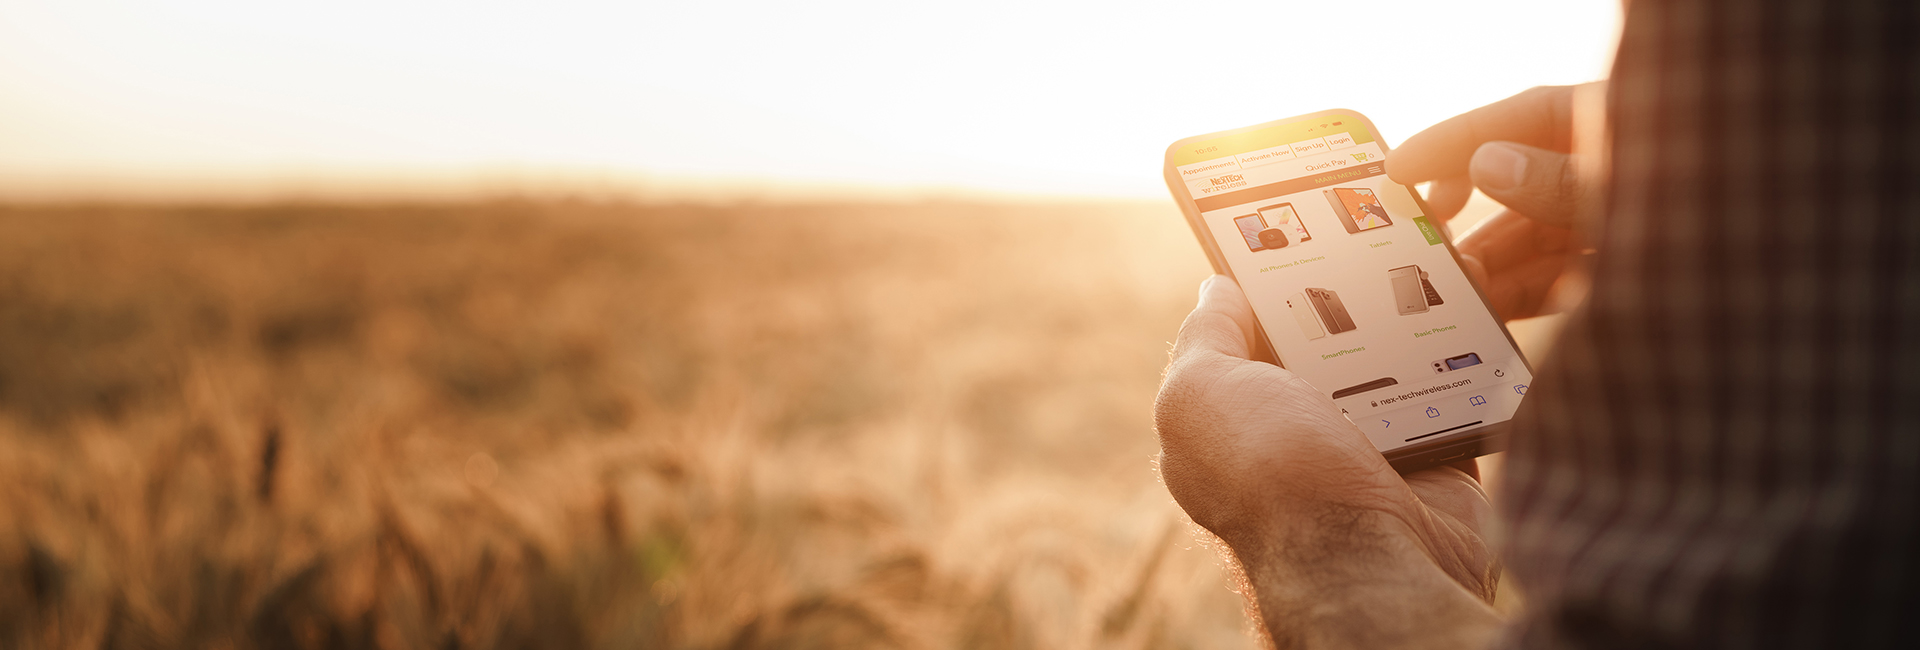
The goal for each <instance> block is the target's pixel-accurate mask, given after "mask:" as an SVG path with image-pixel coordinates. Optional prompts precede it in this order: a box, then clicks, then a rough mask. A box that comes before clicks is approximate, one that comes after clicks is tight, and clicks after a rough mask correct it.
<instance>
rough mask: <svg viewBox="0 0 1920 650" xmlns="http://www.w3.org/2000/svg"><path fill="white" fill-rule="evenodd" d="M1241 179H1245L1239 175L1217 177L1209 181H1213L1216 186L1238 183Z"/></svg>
mask: <svg viewBox="0 0 1920 650" xmlns="http://www.w3.org/2000/svg"><path fill="white" fill-rule="evenodd" d="M1241 178H1244V177H1243V176H1241V175H1239V174H1227V175H1225V176H1215V177H1213V178H1209V179H1207V180H1209V181H1212V182H1213V184H1214V185H1226V184H1227V183H1238V182H1240V179H1241Z"/></svg>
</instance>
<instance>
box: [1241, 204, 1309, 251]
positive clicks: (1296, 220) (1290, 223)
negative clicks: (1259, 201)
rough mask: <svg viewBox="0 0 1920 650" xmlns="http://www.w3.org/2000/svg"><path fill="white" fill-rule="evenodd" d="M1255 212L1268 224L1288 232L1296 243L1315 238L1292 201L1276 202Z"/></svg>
mask: <svg viewBox="0 0 1920 650" xmlns="http://www.w3.org/2000/svg"><path fill="white" fill-rule="evenodd" d="M1254 212H1255V213H1256V214H1259V215H1260V218H1261V219H1262V220H1264V221H1265V222H1266V223H1267V224H1268V225H1270V226H1272V227H1274V228H1278V229H1280V231H1281V232H1284V233H1287V236H1289V237H1292V238H1293V241H1294V242H1296V243H1301V242H1305V241H1307V240H1309V239H1313V235H1310V234H1308V233H1307V224H1306V222H1304V221H1301V220H1300V215H1299V213H1297V212H1294V210H1293V204H1292V203H1275V204H1273V205H1269V206H1265V207H1262V208H1258V209H1256V210H1254Z"/></svg>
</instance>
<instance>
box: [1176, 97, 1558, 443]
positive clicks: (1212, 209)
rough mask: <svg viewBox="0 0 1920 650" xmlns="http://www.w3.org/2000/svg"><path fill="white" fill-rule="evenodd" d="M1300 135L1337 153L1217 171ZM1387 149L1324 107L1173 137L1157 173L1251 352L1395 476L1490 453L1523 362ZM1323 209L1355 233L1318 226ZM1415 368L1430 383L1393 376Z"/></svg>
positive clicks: (1520, 382)
mask: <svg viewBox="0 0 1920 650" xmlns="http://www.w3.org/2000/svg"><path fill="white" fill-rule="evenodd" d="M1194 106H1195V107H1196V108H1204V107H1205V105H1204V104H1201V103H1195V104H1194ZM1316 142H1326V143H1332V142H1338V143H1340V148H1341V151H1340V152H1336V153H1335V156H1339V158H1338V159H1337V160H1328V161H1324V162H1322V161H1320V159H1318V158H1316V159H1314V160H1312V161H1306V162H1307V164H1300V165H1267V166H1263V167H1259V168H1258V169H1257V170H1254V171H1253V172H1250V173H1246V174H1239V175H1234V176H1233V178H1232V180H1233V181H1234V182H1232V183H1229V184H1222V183H1221V182H1220V181H1221V180H1223V179H1222V175H1221V172H1220V170H1222V169H1228V168H1233V167H1235V166H1236V165H1239V164H1241V163H1242V159H1243V158H1245V157H1247V156H1250V155H1251V156H1258V155H1259V154H1260V152H1264V151H1268V150H1275V151H1286V150H1290V149H1289V148H1290V147H1294V146H1296V145H1299V144H1300V143H1316ZM1349 154H1350V155H1349ZM1392 156H1393V153H1392V151H1391V150H1390V149H1389V148H1388V147H1387V140H1386V138H1385V137H1383V136H1381V135H1380V134H1379V133H1378V132H1377V131H1376V129H1375V127H1374V125H1373V123H1372V122H1371V121H1369V120H1368V119H1367V118H1366V116H1364V115H1361V114H1360V113H1356V112H1354V111H1351V110H1328V111H1321V112H1318V113H1312V114H1308V115H1301V116H1297V117H1291V118H1287V119H1283V120H1276V121H1272V122H1267V123H1265V124H1255V125H1252V126H1247V127H1244V128H1238V129H1229V130H1226V131H1220V132H1216V133H1208V134H1203V135H1198V136H1194V137H1191V138H1186V139H1183V140H1180V141H1178V142H1174V143H1172V145H1170V146H1169V147H1167V151H1166V158H1165V163H1164V166H1163V167H1162V172H1163V174H1164V176H1165V178H1166V181H1167V188H1168V189H1169V190H1171V191H1172V193H1173V199H1174V203H1175V204H1176V205H1179V206H1180V212H1181V214H1182V215H1183V216H1184V217H1185V219H1186V222H1187V225H1188V227H1190V228H1192V229H1193V233H1194V235H1195V237H1196V239H1197V240H1198V242H1199V244H1200V248H1201V250H1202V251H1204V252H1205V253H1206V256H1207V260H1208V261H1209V262H1210V263H1211V264H1212V265H1213V270H1214V272H1216V273H1220V274H1222V275H1226V276H1229V277H1231V278H1233V280H1234V282H1235V284H1237V285H1238V287H1239V290H1240V291H1241V292H1243V293H1244V295H1245V296H1246V299H1247V304H1248V305H1249V306H1250V307H1251V308H1252V311H1253V317H1254V319H1253V323H1252V326H1253V331H1251V332H1249V335H1251V336H1252V337H1253V341H1252V343H1253V345H1254V347H1255V348H1256V349H1255V350H1253V351H1252V354H1251V358H1252V359H1269V360H1271V361H1272V362H1273V363H1275V364H1278V365H1280V366H1284V367H1286V368H1287V370H1289V371H1291V372H1292V373H1294V375H1296V376H1298V377H1299V378H1300V379H1302V380H1304V381H1305V382H1306V383H1307V384H1308V385H1310V386H1312V387H1314V389H1315V390H1320V391H1322V393H1323V394H1324V395H1327V396H1329V397H1332V398H1333V404H1332V406H1333V407H1336V408H1338V409H1339V410H1340V412H1342V413H1360V412H1363V411H1364V412H1365V413H1366V417H1352V418H1351V422H1352V423H1353V426H1355V427H1357V428H1358V429H1359V430H1360V432H1361V433H1364V434H1365V435H1366V437H1367V440H1368V441H1369V442H1371V443H1372V444H1373V445H1374V447H1375V448H1377V449H1379V450H1380V453H1381V455H1382V456H1384V457H1385V458H1386V460H1387V462H1388V463H1390V464H1392V465H1393V467H1394V468H1395V469H1397V470H1400V471H1402V472H1406V471H1412V470H1416V469H1420V468H1424V467H1432V466H1434V465H1440V464H1446V463H1451V462H1454V461H1457V460H1460V459H1463V458H1471V457H1473V456H1478V455H1481V454H1486V453H1492V452H1494V451H1498V450H1499V449H1500V444H1501V441H1502V440H1504V433H1505V432H1506V431H1507V430H1508V428H1509V427H1510V426H1511V424H1510V422H1511V420H1512V418H1513V414H1514V412H1515V411H1516V410H1517V409H1518V408H1519V407H1520V403H1521V401H1522V400H1524V399H1526V392H1527V391H1526V390H1525V389H1524V388H1520V387H1521V386H1525V385H1527V384H1529V383H1531V382H1532V380H1533V369H1532V367H1531V366H1529V365H1527V360H1526V358H1525V356H1523V355H1522V354H1521V353H1520V349H1519V347H1518V346H1517V345H1516V344H1515V343H1514V340H1513V337H1512V336H1511V335H1509V334H1508V333H1507V330H1506V327H1505V325H1503V324H1502V323H1501V322H1500V320H1499V318H1498V317H1497V316H1496V315H1495V314H1494V313H1493V310H1492V308H1491V307H1489V303H1488V301H1487V297H1486V294H1485V293H1484V292H1483V291H1481V289H1480V287H1478V286H1477V285H1476V284H1475V282H1474V279H1473V278H1471V277H1468V275H1467V273H1466V270H1465V269H1464V268H1463V267H1462V264H1463V261H1462V258H1461V257H1460V256H1459V253H1458V252H1457V251H1455V250H1454V247H1453V242H1452V241H1451V239H1450V238H1448V237H1447V235H1446V233H1445V228H1444V227H1443V226H1442V225H1441V224H1440V223H1439V221H1438V219H1437V217H1435V216H1433V215H1431V214H1429V208H1428V206H1427V205H1426V202H1425V200H1424V199H1423V198H1422V197H1421V196H1420V194H1419V193H1418V192H1415V191H1414V189H1413V188H1412V187H1409V186H1407V185H1402V184H1400V183H1396V182H1394V181H1393V179H1392V178H1389V177H1388V176H1387V170H1386V167H1387V165H1388V164H1389V160H1390V159H1391V158H1392ZM1328 219H1332V220H1333V221H1337V222H1339V223H1340V229H1342V230H1345V231H1347V232H1348V233H1354V234H1359V233H1365V234H1366V236H1364V237H1340V236H1338V235H1334V236H1332V237H1329V236H1328V235H1327V228H1331V227H1333V224H1332V223H1329V222H1328V221H1327V220H1328ZM1406 221H1410V222H1412V223H1411V224H1406V223H1399V222H1406ZM1309 222H1311V223H1309ZM1396 226H1398V227H1396ZM1268 231H1272V232H1270V233H1269V232H1268ZM1309 231H1311V232H1309ZM1263 238H1264V239H1265V242H1264V243H1263V241H1262V240H1263ZM1282 241H1284V242H1286V244H1285V246H1286V247H1285V248H1280V246H1281V242H1282ZM1241 246H1246V247H1247V249H1249V250H1253V251H1267V250H1275V249H1279V250H1281V251H1282V252H1281V253H1276V254H1273V255H1255V254H1242V253H1241V252H1240V251H1241V249H1240V247H1241ZM1382 271H1386V272H1387V275H1388V278H1387V281H1386V282H1381V278H1380V273H1381V272H1382ZM1436 288H1437V289H1440V290H1439V291H1436ZM1336 289H1337V291H1338V292H1337V293H1336ZM1443 292H1444V293H1445V294H1446V296H1445V297H1446V302H1445V303H1444V304H1445V306H1441V305H1442V304H1443V303H1442V302H1441V294H1442V293H1443ZM1388 303H1392V306H1389V304H1388ZM1396 315H1397V317H1396ZM1285 321H1292V323H1291V324H1289V323H1287V322H1285ZM1361 323H1365V324H1366V327H1359V325H1360V324H1361ZM1469 350H1470V351H1471V352H1467V351H1469ZM1436 360H1437V361H1436ZM1454 370H1464V372H1459V373H1455V372H1454ZM1436 373H1446V374H1441V375H1439V376H1434V375H1435V374H1436ZM1418 377H1427V380H1426V381H1428V382H1432V383H1427V384H1423V385H1409V383H1410V382H1413V383H1418V380H1417V379H1416V378H1418ZM1396 380H1397V383H1396ZM1469 383H1470V384H1471V388H1465V389H1464V390H1456V389H1460V388H1463V387H1465V386H1467V385H1468V384H1469ZM1388 386H1392V388H1386V387H1388ZM1382 388H1384V390H1382ZM1368 390H1371V391H1372V392H1367V393H1366V394H1359V393H1357V392H1356V391H1368ZM1389 393H1391V395H1389ZM1389 397H1391V399H1388V398H1389ZM1369 398H1372V399H1369ZM1469 398H1472V399H1477V400H1480V401H1477V402H1473V408H1471V409H1466V408H1460V406H1462V405H1464V404H1465V403H1466V402H1467V400H1468V399H1469Z"/></svg>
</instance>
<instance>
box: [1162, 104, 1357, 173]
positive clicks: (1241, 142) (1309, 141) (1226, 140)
mask: <svg viewBox="0 0 1920 650" xmlns="http://www.w3.org/2000/svg"><path fill="white" fill-rule="evenodd" d="M1328 137H1332V138H1335V139H1339V138H1343V137H1350V138H1352V139H1353V144H1363V143H1367V142H1373V132H1371V131H1369V130H1367V124H1366V122H1362V121H1360V120H1359V119H1357V118H1355V117H1353V116H1351V115H1341V114H1338V113H1334V114H1329V115H1322V116H1320V117H1315V118H1312V119H1306V120H1300V121H1297V122H1288V123H1286V124H1279V125H1275V126H1269V127H1263V128H1258V129H1254V130H1252V131H1247V132H1244V133H1235V134H1233V135H1229V136H1222V137H1218V138H1213V139H1210V140H1202V141H1199V142H1195V143H1192V144H1189V145H1186V146H1183V147H1181V148H1180V149H1179V150H1177V151H1174V152H1173V161H1172V162H1173V166H1175V167H1182V166H1186V165H1191V164H1193V163H1197V162H1202V161H1207V160H1213V159H1215V158H1225V157H1228V156H1237V155H1240V154H1243V153H1250V152H1255V151H1260V150H1262V149H1272V148H1275V147H1294V148H1296V149H1301V148H1307V149H1310V148H1312V147H1313V144H1314V143H1315V142H1321V143H1322V147H1324V146H1325V145H1324V141H1325V139H1326V138H1328ZM1296 145H1298V146H1296Z"/></svg>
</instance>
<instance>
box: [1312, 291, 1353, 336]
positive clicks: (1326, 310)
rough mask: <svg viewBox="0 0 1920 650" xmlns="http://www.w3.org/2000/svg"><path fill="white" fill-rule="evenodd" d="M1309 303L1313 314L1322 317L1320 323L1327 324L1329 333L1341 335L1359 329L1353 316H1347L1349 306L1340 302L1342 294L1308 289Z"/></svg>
mask: <svg viewBox="0 0 1920 650" xmlns="http://www.w3.org/2000/svg"><path fill="white" fill-rule="evenodd" d="M1307 302H1308V303H1310V304H1312V305H1313V312H1314V313H1316V314H1319V315H1320V322H1323V323H1326V324H1327V332H1328V333H1330V334H1339V333H1341V332H1351V331H1354V330H1356V329H1359V326H1358V325H1354V324H1353V316H1350V315H1348V314H1347V306H1346V305H1345V304H1342V303H1341V302H1340V294H1337V293H1334V292H1332V291H1328V290H1326V289H1308V290H1307Z"/></svg>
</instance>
